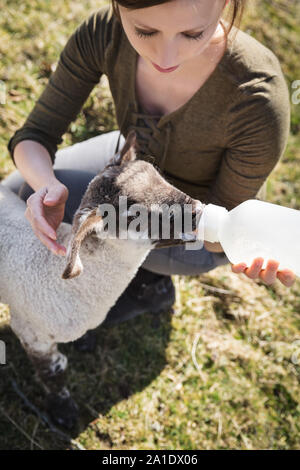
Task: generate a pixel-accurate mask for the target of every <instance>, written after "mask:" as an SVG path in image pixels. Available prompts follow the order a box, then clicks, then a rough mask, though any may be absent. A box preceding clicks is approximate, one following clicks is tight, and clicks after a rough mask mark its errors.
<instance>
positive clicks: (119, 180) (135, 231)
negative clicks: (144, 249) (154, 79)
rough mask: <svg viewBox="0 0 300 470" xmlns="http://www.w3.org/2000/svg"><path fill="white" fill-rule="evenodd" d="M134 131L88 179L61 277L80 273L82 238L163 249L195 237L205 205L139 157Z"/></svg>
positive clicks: (76, 215)
mask: <svg viewBox="0 0 300 470" xmlns="http://www.w3.org/2000/svg"><path fill="white" fill-rule="evenodd" d="M136 146H137V143H136V135H135V132H134V131H131V132H130V133H129V134H128V137H127V139H126V142H125V144H124V147H123V149H122V150H121V151H120V152H118V153H117V154H116V155H115V156H114V157H113V158H112V159H111V162H110V163H109V164H108V165H107V166H106V167H105V168H104V170H103V171H101V172H100V173H99V174H98V175H97V176H96V177H95V178H94V179H93V180H92V181H91V182H90V184H89V186H88V188H87V190H86V193H85V195H84V197H83V198H82V201H81V204H80V207H79V208H78V210H77V211H76V213H75V216H74V220H73V226H72V235H73V236H72V240H71V242H70V244H69V247H68V253H67V257H68V259H69V263H68V266H67V268H66V270H65V272H64V274H63V278H68V277H74V276H76V275H78V274H80V272H81V269H82V266H81V263H80V259H79V249H80V245H81V243H82V240H83V239H84V238H85V236H87V234H88V233H90V232H91V231H93V230H95V231H96V233H97V235H98V236H99V237H101V234H102V235H103V233H104V232H105V237H116V238H123V239H124V238H127V239H134V240H140V241H141V242H144V240H145V239H148V240H151V244H153V247H155V248H160V247H165V246H170V245H178V244H183V243H185V242H186V241H193V240H196V230H197V225H198V221H199V218H200V216H201V213H202V209H203V206H202V204H201V203H200V202H199V201H197V200H195V199H192V198H191V197H189V196H187V195H186V194H185V193H183V192H182V191H180V190H179V189H177V188H175V187H174V186H172V185H171V184H170V183H168V182H167V181H166V180H165V179H164V178H163V176H162V175H161V174H160V173H159V172H158V171H157V170H156V169H155V168H154V166H153V165H152V164H151V163H148V162H146V161H143V160H137V159H136V153H135V148H136Z"/></svg>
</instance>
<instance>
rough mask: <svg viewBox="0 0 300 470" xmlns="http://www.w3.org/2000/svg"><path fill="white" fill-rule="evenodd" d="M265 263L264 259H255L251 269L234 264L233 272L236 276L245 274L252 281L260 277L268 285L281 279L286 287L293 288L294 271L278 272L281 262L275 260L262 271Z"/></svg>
mask: <svg viewBox="0 0 300 470" xmlns="http://www.w3.org/2000/svg"><path fill="white" fill-rule="evenodd" d="M263 262H264V259H263V258H255V259H254V261H253V262H252V264H251V266H250V267H249V268H247V265H246V264H245V263H238V264H232V265H231V270H232V271H233V272H234V273H236V274H240V273H244V274H246V276H247V277H249V278H250V279H256V278H257V277H258V278H260V279H261V280H262V281H264V283H265V284H267V285H271V284H273V283H274V282H275V281H276V279H279V280H280V282H281V283H282V284H283V285H285V286H286V287H291V286H292V285H293V284H294V282H295V280H296V275H295V274H294V272H293V271H291V270H290V269H281V270H280V271H278V266H279V262H278V261H275V260H269V261H268V263H267V265H266V269H261V267H262V265H263Z"/></svg>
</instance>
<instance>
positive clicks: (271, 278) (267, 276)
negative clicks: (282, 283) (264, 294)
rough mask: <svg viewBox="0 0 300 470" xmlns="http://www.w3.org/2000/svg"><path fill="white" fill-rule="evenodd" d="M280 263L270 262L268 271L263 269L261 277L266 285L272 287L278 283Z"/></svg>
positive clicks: (267, 266)
mask: <svg viewBox="0 0 300 470" xmlns="http://www.w3.org/2000/svg"><path fill="white" fill-rule="evenodd" d="M278 266H279V262H278V261H276V260H272V259H271V260H269V261H268V263H267V265H266V269H262V270H261V271H260V273H259V277H260V279H261V280H262V281H264V283H265V284H267V285H271V284H273V283H274V282H275V281H276V278H277V269H278Z"/></svg>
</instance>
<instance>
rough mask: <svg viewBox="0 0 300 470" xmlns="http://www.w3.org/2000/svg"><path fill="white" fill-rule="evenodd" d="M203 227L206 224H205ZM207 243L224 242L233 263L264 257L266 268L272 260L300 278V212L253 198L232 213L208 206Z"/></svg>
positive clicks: (205, 221)
mask: <svg viewBox="0 0 300 470" xmlns="http://www.w3.org/2000/svg"><path fill="white" fill-rule="evenodd" d="M202 224H203V225H202ZM200 225H202V230H199V233H201V232H202V233H203V230H204V233H203V235H204V240H207V241H209V242H219V243H221V245H222V247H223V250H224V252H225V254H226V256H227V258H228V259H229V261H230V262H231V263H233V264H237V263H242V262H245V263H246V264H247V266H248V267H249V266H250V265H251V264H252V262H253V260H254V258H258V257H262V258H263V259H264V264H263V266H262V269H265V267H266V264H267V262H268V260H269V259H273V260H276V261H278V262H279V263H280V264H279V267H278V269H279V270H280V269H286V268H288V269H291V270H292V271H293V272H294V273H295V274H296V275H297V276H299V277H300V211H298V210H295V209H290V208H288V207H283V206H279V205H277V204H271V203H270V202H264V201H260V200H256V199H249V200H248V201H245V202H243V203H242V204H240V205H239V206H237V207H235V208H234V209H232V210H231V211H228V210H227V209H225V208H224V207H221V206H217V205H215V204H207V205H206V206H205V207H204V210H203V213H202V216H201V218H200V222H199V227H200Z"/></svg>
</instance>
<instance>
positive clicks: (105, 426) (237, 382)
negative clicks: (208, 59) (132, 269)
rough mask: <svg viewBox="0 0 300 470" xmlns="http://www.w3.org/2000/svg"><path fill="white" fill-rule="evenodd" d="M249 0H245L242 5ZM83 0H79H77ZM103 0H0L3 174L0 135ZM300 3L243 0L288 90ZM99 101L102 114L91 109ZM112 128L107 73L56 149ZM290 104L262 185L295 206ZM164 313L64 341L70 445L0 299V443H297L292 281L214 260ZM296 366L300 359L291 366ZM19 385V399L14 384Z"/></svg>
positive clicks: (297, 73)
mask: <svg viewBox="0 0 300 470" xmlns="http://www.w3.org/2000/svg"><path fill="white" fill-rule="evenodd" d="M249 3H250V2H249ZM83 4H84V6H83ZM102 4H103V2H101V1H96V0H87V1H86V2H79V1H74V0H72V1H69V0H68V1H64V2H60V3H58V2H50V1H49V0H31V1H30V2H29V1H25V2H24V1H22V2H21V1H19V0H10V1H9V2H8V0H4V7H3V8H2V11H1V18H0V37H1V41H0V57H1V60H0V63H1V66H0V67H1V68H0V80H2V81H4V82H5V84H6V92H7V102H6V104H5V106H0V151H1V155H2V158H1V161H0V179H1V178H4V177H5V176H6V175H8V174H9V173H10V172H11V171H13V170H14V169H15V167H14V165H13V163H12V161H11V160H10V158H9V155H8V151H7V142H8V139H9V138H10V137H11V135H12V134H13V132H14V131H15V130H16V129H18V128H19V127H20V126H21V125H22V123H23V121H24V120H25V119H26V117H27V115H28V113H29V112H30V110H31V109H32V107H33V105H34V102H35V100H36V99H37V98H38V96H39V94H40V93H41V91H42V90H43V88H44V86H45V85H46V83H47V80H48V78H49V76H50V74H51V71H53V70H54V67H55V64H56V61H57V58H58V55H59V53H60V51H61V50H62V48H63V45H64V43H65V42H66V40H67V38H68V36H69V35H70V34H71V33H72V31H73V30H74V29H75V28H76V26H77V25H78V24H79V23H80V22H81V21H82V20H83V19H84V18H85V17H86V16H87V15H88V14H90V13H91V12H92V11H94V10H95V9H97V8H98V7H99V6H100V5H102ZM299 18H300V11H299V2H294V1H291V0H290V1H289V0H286V1H283V0H277V1H276V2H275V1H269V0H262V1H258V0H253V1H252V2H251V7H249V9H248V11H247V14H246V16H245V18H244V20H243V23H242V26H241V27H242V29H243V30H245V31H247V32H249V33H250V34H252V35H253V36H254V37H256V38H257V39H258V40H259V41H261V42H262V43H263V44H265V45H266V46H267V47H269V48H270V49H272V50H273V51H274V53H275V54H276V55H277V56H278V58H279V59H280V62H281V64H282V68H283V71H284V74H285V77H286V80H287V83H288V85H289V87H290V89H291V93H292V88H291V84H292V82H293V81H294V80H297V79H300V67H299V56H300V50H299V49H300V41H299V36H300V27H299ZM99 100H100V101H101V110H100V111H99ZM113 129H117V125H116V120H115V114H114V106H113V102H112V99H111V95H110V93H109V89H108V86H107V81H106V79H105V77H103V80H102V81H101V86H99V87H97V88H95V89H94V90H93V92H92V93H91V95H90V96H89V98H88V100H87V101H86V103H85V105H84V108H83V109H82V111H81V113H80V114H79V115H78V118H77V119H76V121H75V122H74V123H72V125H71V126H70V129H69V131H68V132H67V133H66V134H65V139H64V142H63V144H62V146H66V145H70V144H71V143H74V142H77V141H81V140H84V139H86V138H89V137H92V136H93V135H96V134H99V133H101V132H107V131H109V130H113ZM299 130H300V105H292V126H291V133H290V138H289V142H288V146H287V149H286V152H285V155H284V157H283V158H282V160H281V161H280V162H279V163H278V165H277V166H276V168H275V170H274V171H273V172H272V175H271V177H270V179H269V182H268V187H267V197H268V200H269V201H271V202H275V203H279V204H282V205H286V206H288V207H293V208H296V209H300V183H299V181H300V178H299V176H300V173H299V162H300V154H299V145H300V137H299V135H300V132H299ZM173 280H174V282H175V284H176V291H177V299H176V304H175V306H174V313H173V314H171V313H170V312H169V313H166V314H164V315H163V316H162V317H161V321H160V324H159V325H158V326H157V325H156V324H155V323H153V318H152V316H151V314H146V315H144V316H142V317H141V318H137V319H135V320H131V321H129V322H126V323H125V324H122V325H118V326H115V327H113V328H111V329H108V328H104V327H103V328H99V329H98V330H97V337H98V342H97V349H96V352H95V354H92V355H91V354H82V353H79V352H77V351H75V350H74V348H73V347H72V345H71V344H65V345H61V350H62V351H63V352H65V353H66V354H67V355H68V359H69V364H70V367H69V385H70V389H71V392H72V393H73V395H74V398H75V399H76V401H77V402H78V404H79V405H80V407H81V410H82V416H81V423H80V428H79V430H78V431H77V432H76V433H75V434H74V435H72V436H71V437H72V439H70V440H69V441H66V440H64V439H63V438H62V436H61V435H59V434H58V433H57V432H54V431H53V430H51V428H50V427H49V426H48V425H47V424H45V423H44V422H43V421H42V419H41V416H39V415H38V414H36V413H35V412H34V411H33V410H32V409H30V407H29V406H28V404H30V403H34V404H35V405H36V406H37V408H38V409H39V410H41V409H42V401H41V400H42V394H41V389H40V387H39V385H38V384H36V383H35V382H34V380H33V369H32V367H31V365H30V363H29V362H28V359H27V357H26V355H25V353H24V351H23V349H22V347H21V345H20V343H19V341H18V339H17V338H16V337H15V335H14V334H13V333H12V331H11V330H10V328H9V325H8V320H9V308H8V306H5V305H0V338H1V339H2V340H4V341H5V343H6V347H7V349H6V354H7V364H6V365H5V366H4V365H0V368H1V380H0V449H39V448H43V449H71V448H85V449H162V450H164V449H228V448H232V449H298V448H299V431H300V401H299V379H300V355H299V343H300V341H299V339H300V332H299V328H300V315H299V313H300V300H299V287H300V282H299V280H297V282H296V283H295V284H294V286H293V287H292V288H286V287H284V286H283V285H282V284H280V283H279V281H276V283H275V284H274V285H272V286H266V285H265V284H264V283H263V282H261V281H259V280H255V281H253V280H250V279H248V278H247V277H246V276H244V275H236V274H234V273H232V272H231V269H230V266H224V267H219V268H217V269H215V270H213V271H210V272H208V273H206V274H203V275H201V276H185V277H184V276H173ZM298 362H299V363H298ZM14 383H15V384H16V386H17V389H18V390H19V391H21V392H22V393H23V394H24V395H25V397H26V400H27V404H26V402H25V401H24V400H23V399H22V398H21V397H20V394H18V393H16V389H15V388H14V386H13V384H14Z"/></svg>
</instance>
